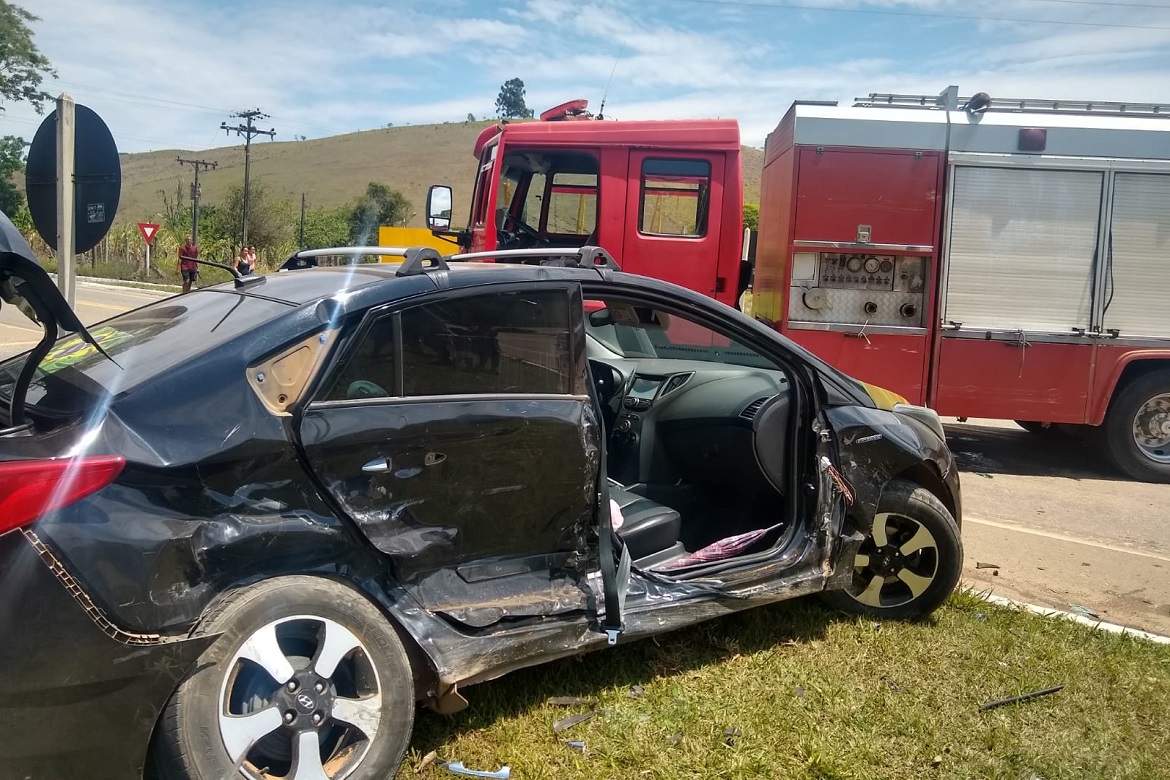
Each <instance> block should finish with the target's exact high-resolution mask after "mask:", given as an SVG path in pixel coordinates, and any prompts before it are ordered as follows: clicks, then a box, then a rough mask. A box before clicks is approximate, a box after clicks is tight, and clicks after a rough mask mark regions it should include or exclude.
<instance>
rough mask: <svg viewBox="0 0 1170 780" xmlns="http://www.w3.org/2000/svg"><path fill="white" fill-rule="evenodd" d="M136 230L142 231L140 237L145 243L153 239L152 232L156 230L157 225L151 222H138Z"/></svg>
mask: <svg viewBox="0 0 1170 780" xmlns="http://www.w3.org/2000/svg"><path fill="white" fill-rule="evenodd" d="M138 230H139V231H141V232H142V238H143V240H144V241H146V243H148V244H149V243H150V242H151V241H153V240H154V234H155V233H157V232H158V225H156V224H154V223H153V222H139V223H138Z"/></svg>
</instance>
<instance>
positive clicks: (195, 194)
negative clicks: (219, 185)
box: [175, 157, 219, 246]
mask: <svg viewBox="0 0 1170 780" xmlns="http://www.w3.org/2000/svg"><path fill="white" fill-rule="evenodd" d="M175 159H176V160H177V161H178V162H179V164H180V165H193V166H195V183H194V184H192V185H191V243H192V244H194V245H195V246H199V194H200V192H199V170H200V169H201V168H202V169H203V170H208V169H211V168H214V167H215V166H217V165H218V164H219V163H217V162H214V161H213V162H208V161H207V160H184V159H183V158H182V157H176V158H175Z"/></svg>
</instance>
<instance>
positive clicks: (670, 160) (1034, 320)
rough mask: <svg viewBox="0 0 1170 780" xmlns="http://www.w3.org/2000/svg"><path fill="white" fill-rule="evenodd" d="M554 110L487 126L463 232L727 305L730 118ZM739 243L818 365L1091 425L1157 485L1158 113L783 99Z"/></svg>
mask: <svg viewBox="0 0 1170 780" xmlns="http://www.w3.org/2000/svg"><path fill="white" fill-rule="evenodd" d="M567 105H572V106H573V107H574V110H572V111H569V112H560V113H558V112H552V113H553V116H552V117H551V119H553V120H554V121H540V122H521V123H511V124H503V125H501V126H499V127H492V128H488V129H486V130H485V131H484V132H483V134H481V136H480V138H479V140H478V142H477V144H476V155H477V157H478V159H479V161H480V166H479V175H478V178H477V183H476V190H475V194H474V198H473V205H472V213H471V219H470V222H469V226H468V230H467V231H465V232H464V233H463V236H464V238H463V240H464V246H465V248H467V249H470V250H472V251H482V250H494V249H501V248H508V247H512V246H526V245H533V242H536V241H537V239H539V243H552V244H553V245H558V244H560V245H581V244H584V243H591V244H597V245H600V246H603V247H605V248H606V249H607V250H609V251H610V252H611V253H612V254H613V255H614V256H615V258H616V259H617V260H618V262H619V263H620V264H621V265H622V267H623V268H624V269H626V270H629V271H631V272H633V273H639V274H645V275H649V276H655V277H659V278H662V279H666V280H669V281H672V282H675V283H677V284H681V285H684V286H686V287H689V288H691V289H694V290H697V291H700V292H703V293H706V294H708V295H711V296H712V297H715V298H717V299H718V300H720V301H722V302H724V303H727V304H729V305H735V304H736V301H737V300H738V299H739V295H740V293H741V292H742V291H743V290H744V289H745V287H746V286H747V282H748V279H749V273H746V272H745V270H747V271H750V270H751V266H749V265H748V263H747V260H748V257H747V252H745V251H744V250H745V241H744V237H745V232H744V230H743V221H742V206H743V203H742V171H741V151H740V136H739V129H738V126H737V124H736V123H735V122H734V121H731V120H685V121H637V122H612V121H573V120H583V119H588V118H589V117H588V114H586V113H584V111H583V105H584V104H583V102H581V101H578V102H577V103H574V104H567ZM546 116H547V114H546ZM555 120H562V121H555ZM517 222H523V223H524V224H523V225H517V224H516V223H517ZM525 226H527V227H528V228H529V230H525V229H524V227H525ZM537 234H539V235H537ZM756 238H757V245H756V248H755V253H754V281H753V299H752V300H753V306H752V308H753V312H752V313H753V315H754V316H755V317H757V318H759V319H762V320H764V321H766V322H768V323H770V324H771V325H772V326H774V327H775V328H777V329H778V330H780V331H781V332H783V333H785V334H786V335H787V336H789V337H790V338H792V339H793V340H795V341H797V342H799V343H801V344H803V345H804V346H806V347H808V348H809V349H811V350H812V351H813V352H815V353H817V354H819V355H820V356H822V357H823V358H825V359H826V360H828V361H829V362H830V363H832V364H834V365H836V366H838V367H839V368H841V369H843V370H845V371H846V372H848V373H850V374H852V375H854V376H856V377H857V378H859V379H862V380H864V381H866V382H869V383H872V384H875V385H879V386H882V387H885V388H888V389H890V390H893V391H895V392H897V393H899V394H901V395H902V396H904V397H905V398H906V399H908V400H909V401H910V402H911V403H916V404H922V405H928V406H931V407H933V408H935V409H936V410H937V411H938V412H939V413H940V414H943V415H951V416H958V417H990V418H999V419H1009V420H1017V421H1022V422H1024V423H1027V424H1028V427H1029V428H1033V429H1035V428H1038V427H1040V426H1041V425H1044V426H1047V425H1048V424H1068V425H1074V426H1078V428H1077V429H1076V430H1078V431H1081V430H1084V431H1088V430H1089V428H1088V426H1102V425H1103V426H1104V427H1103V429H1102V432H1103V433H1104V434H1105V435H1104V439H1103V444H1104V445H1105V447H1104V449H1105V450H1106V451H1108V453H1109V454H1110V455H1111V456H1112V457H1113V460H1114V462H1115V463H1117V465H1119V466H1120V467H1121V468H1123V469H1124V470H1125V471H1127V472H1128V473H1130V474H1131V475H1133V476H1137V477H1140V478H1148V479H1158V480H1166V481H1170V108H1167V107H1164V106H1135V105H1128V106H1122V105H1120V104H1101V103H1097V104H1076V103H1067V102H1064V103H1055V102H1052V101H1048V102H1041V101H1016V100H1010V101H1009V100H992V99H990V98H988V97H987V96H986V95H984V94H983V93H980V94H978V95H976V96H975V97H974V98H969V99H965V100H961V99H959V98H958V92H957V89H956V88H953V87H952V88H949V89H948V90H947V91H945V92H943V93H942V94H941V95H939V96H938V97H937V98H933V97H929V98H928V97H922V96H898V95H871V96H870V98H869V99H868V100H862V101H860V102H858V103H857V104H856V105H853V106H838V105H836V104H828V103H808V102H797V103H794V104H793V105H792V107H791V108H790V110H789V111H788V112H787V114H786V115H785V116H784V118H783V119H782V121H781V122H780V123H779V125H778V126H777V128H776V130H775V131H773V132H772V133H771V134H770V135H769V137H768V139H767V144H766V148H765V160H764V170H763V174H762V179H761V202H760V224H759V231H758V236H757V237H756ZM1131 385H1135V386H1137V387H1138V388H1139V389H1135V390H1133V391H1132V392H1130V393H1129V394H1128V395H1127V394H1126V393H1125V392H1124V391H1125V390H1126V388H1127V387H1130V386H1131ZM1135 393H1136V394H1137V395H1142V398H1140V399H1136V400H1134V399H1133V398H1130V397H1128V396H1131V395H1134V394H1135ZM1147 396H1148V397H1147ZM1119 398H1122V400H1123V401H1124V403H1122V401H1118V400H1117V399H1119ZM1119 404H1122V405H1123V406H1124V408H1120V407H1119ZM1066 430H1067V428H1066Z"/></svg>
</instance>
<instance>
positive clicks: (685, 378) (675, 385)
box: [662, 373, 694, 395]
mask: <svg viewBox="0 0 1170 780" xmlns="http://www.w3.org/2000/svg"><path fill="white" fill-rule="evenodd" d="M693 376H694V374H693V373H690V374H675V375H674V376H672V377H671V378H670V379H667V380H666V384H664V385H663V386H662V395H666V394H667V393H673V392H674V391H675V390H678V389H679V388H680V387H682V386H683V385H685V384H686V383H687V382H689V381H690V379H691V377H693Z"/></svg>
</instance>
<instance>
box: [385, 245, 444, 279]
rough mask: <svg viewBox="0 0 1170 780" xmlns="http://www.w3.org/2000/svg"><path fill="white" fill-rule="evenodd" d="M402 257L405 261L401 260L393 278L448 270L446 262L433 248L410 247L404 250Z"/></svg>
mask: <svg viewBox="0 0 1170 780" xmlns="http://www.w3.org/2000/svg"><path fill="white" fill-rule="evenodd" d="M388 254H396V253H388ZM402 256H403V257H404V258H405V260H403V262H402V265H401V267H399V269H398V270H397V271H396V272H395V274H394V275H395V276H418V275H419V274H425V273H426V272H427V271H446V270H449V266H448V265H447V261H446V260H444V259H443V256H442V255H441V254H439V250H437V249H435V248H434V247H430V246H412V247H409V248H408V249H406V250H405V251H404V252H403V255H402Z"/></svg>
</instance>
